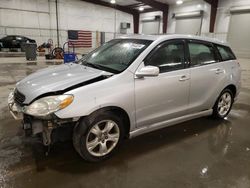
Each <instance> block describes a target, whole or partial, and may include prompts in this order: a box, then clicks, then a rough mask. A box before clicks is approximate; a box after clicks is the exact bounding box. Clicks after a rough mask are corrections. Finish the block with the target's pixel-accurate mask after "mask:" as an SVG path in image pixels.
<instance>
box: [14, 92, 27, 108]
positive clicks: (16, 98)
mask: <svg viewBox="0 0 250 188" xmlns="http://www.w3.org/2000/svg"><path fill="white" fill-rule="evenodd" d="M14 101H15V102H16V103H17V104H19V105H20V106H23V102H24V101H25V96H24V95H23V94H22V93H20V92H19V91H18V90H17V89H16V90H15V91H14Z"/></svg>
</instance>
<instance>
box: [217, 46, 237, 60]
mask: <svg viewBox="0 0 250 188" xmlns="http://www.w3.org/2000/svg"><path fill="white" fill-rule="evenodd" d="M216 47H217V49H218V51H219V53H220V56H221V58H222V61H228V60H234V59H236V57H235V55H234V54H233V52H232V50H231V49H230V48H229V47H227V46H218V45H217V46H216Z"/></svg>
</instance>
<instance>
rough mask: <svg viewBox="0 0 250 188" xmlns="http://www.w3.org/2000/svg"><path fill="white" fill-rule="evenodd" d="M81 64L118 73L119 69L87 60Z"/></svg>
mask: <svg viewBox="0 0 250 188" xmlns="http://www.w3.org/2000/svg"><path fill="white" fill-rule="evenodd" d="M83 65H86V66H88V67H92V68H95V69H99V70H103V71H107V72H111V73H114V74H117V73H120V71H117V70H115V69H112V68H109V67H106V66H102V65H98V64H94V63H89V62H87V61H85V62H83Z"/></svg>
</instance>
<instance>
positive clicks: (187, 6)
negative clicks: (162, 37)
mask: <svg viewBox="0 0 250 188" xmlns="http://www.w3.org/2000/svg"><path fill="white" fill-rule="evenodd" d="M198 10H204V17H203V23H202V34H204V35H205V34H207V33H208V32H209V21H210V5H209V4H208V3H205V2H204V1H203V0H196V1H192V2H186V3H183V4H182V5H175V4H174V5H171V6H170V7H169V16H168V29H167V33H169V34H173V33H175V26H176V20H175V19H174V18H172V16H173V13H186V12H191V11H198ZM156 15H159V16H161V17H162V12H160V11H157V12H149V13H143V14H141V16H140V33H141V32H142V21H141V20H142V19H145V18H150V17H152V16H156ZM160 33H162V22H161V24H160Z"/></svg>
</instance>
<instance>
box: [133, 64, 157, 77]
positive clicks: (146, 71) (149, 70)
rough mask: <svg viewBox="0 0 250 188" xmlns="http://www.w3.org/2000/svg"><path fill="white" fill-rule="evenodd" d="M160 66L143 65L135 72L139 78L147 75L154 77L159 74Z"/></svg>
mask: <svg viewBox="0 0 250 188" xmlns="http://www.w3.org/2000/svg"><path fill="white" fill-rule="evenodd" d="M159 72H160V70H159V68H158V67H155V66H145V67H142V68H141V69H140V70H139V71H137V72H136V73H135V75H136V76H137V77H138V78H142V77H145V76H149V77H153V76H158V75H159Z"/></svg>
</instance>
